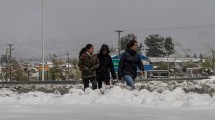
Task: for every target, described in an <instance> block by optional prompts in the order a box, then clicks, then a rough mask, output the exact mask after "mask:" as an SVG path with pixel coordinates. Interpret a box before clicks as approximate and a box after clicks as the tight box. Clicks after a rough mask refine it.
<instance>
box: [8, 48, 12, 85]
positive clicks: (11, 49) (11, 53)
mask: <svg viewBox="0 0 215 120" xmlns="http://www.w3.org/2000/svg"><path fill="white" fill-rule="evenodd" d="M7 45H8V46H9V47H10V72H9V75H10V76H9V77H10V81H11V72H12V69H11V68H12V66H11V60H12V57H11V56H12V55H11V54H12V46H13V44H7Z"/></svg>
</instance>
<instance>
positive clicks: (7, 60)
mask: <svg viewBox="0 0 215 120" xmlns="http://www.w3.org/2000/svg"><path fill="white" fill-rule="evenodd" d="M7 53H8V48H6V81H7V78H8V54H7Z"/></svg>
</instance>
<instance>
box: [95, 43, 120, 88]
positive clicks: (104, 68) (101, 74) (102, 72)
mask: <svg viewBox="0 0 215 120" xmlns="http://www.w3.org/2000/svg"><path fill="white" fill-rule="evenodd" d="M109 53H110V49H109V47H108V45H106V44H103V45H102V47H101V49H100V53H99V54H98V59H99V63H100V66H99V67H98V69H97V70H96V78H97V82H98V88H99V89H100V88H102V82H104V83H105V84H106V85H110V73H111V76H112V78H113V80H115V79H116V73H115V70H114V66H113V62H112V59H111V56H110V55H109Z"/></svg>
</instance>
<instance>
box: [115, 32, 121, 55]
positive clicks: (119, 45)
mask: <svg viewBox="0 0 215 120" xmlns="http://www.w3.org/2000/svg"><path fill="white" fill-rule="evenodd" d="M115 32H118V35H119V40H118V49H119V57H118V58H119V59H120V49H121V44H120V33H121V32H123V31H122V30H115Z"/></svg>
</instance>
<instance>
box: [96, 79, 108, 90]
mask: <svg viewBox="0 0 215 120" xmlns="http://www.w3.org/2000/svg"><path fill="white" fill-rule="evenodd" d="M97 81H98V88H99V89H100V88H102V80H99V79H97ZM104 82H105V84H106V85H110V80H105V81H104Z"/></svg>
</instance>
